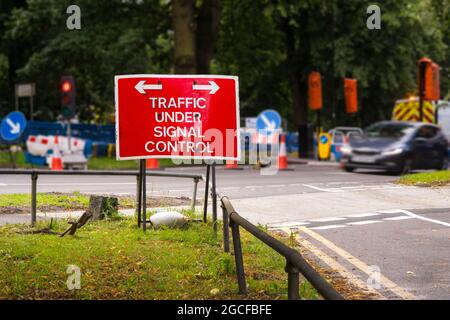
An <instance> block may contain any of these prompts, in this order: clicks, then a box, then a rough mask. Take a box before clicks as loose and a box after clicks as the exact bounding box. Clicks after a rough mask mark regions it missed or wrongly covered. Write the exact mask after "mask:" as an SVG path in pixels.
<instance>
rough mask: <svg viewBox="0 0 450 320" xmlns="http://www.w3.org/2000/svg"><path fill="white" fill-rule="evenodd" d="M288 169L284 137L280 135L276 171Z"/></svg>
mask: <svg viewBox="0 0 450 320" xmlns="http://www.w3.org/2000/svg"><path fill="white" fill-rule="evenodd" d="M287 169H288V158H287V152H286V135H285V134H282V135H281V139H280V153H279V155H278V170H287Z"/></svg>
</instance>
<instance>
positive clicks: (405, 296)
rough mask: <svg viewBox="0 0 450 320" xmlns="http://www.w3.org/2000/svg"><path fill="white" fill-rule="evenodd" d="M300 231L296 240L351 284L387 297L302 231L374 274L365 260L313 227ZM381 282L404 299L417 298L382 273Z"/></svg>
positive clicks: (351, 262)
mask: <svg viewBox="0 0 450 320" xmlns="http://www.w3.org/2000/svg"><path fill="white" fill-rule="evenodd" d="M281 230H283V231H284V232H286V233H287V234H288V235H290V234H291V233H292V232H291V230H290V229H289V228H282V229H281ZM298 230H299V233H298V234H296V235H295V240H296V241H297V242H298V243H299V244H301V245H302V246H303V247H305V248H306V249H307V250H309V251H311V252H312V253H313V254H314V255H315V256H316V257H317V258H319V259H320V260H322V261H323V262H324V263H325V264H327V265H328V266H329V267H331V268H332V269H334V270H335V271H337V272H338V273H339V274H340V275H341V276H342V277H344V278H346V279H347V280H348V281H349V282H350V283H351V284H353V285H355V286H356V287H359V288H361V289H362V290H364V291H367V292H369V293H371V294H372V295H374V296H375V298H378V299H387V297H386V296H384V295H383V294H381V293H380V292H379V291H377V290H375V289H374V288H372V287H371V286H368V285H367V283H365V282H364V281H362V280H361V279H359V278H358V277H356V276H355V275H354V274H353V273H351V272H349V271H348V270H347V269H346V268H345V267H344V266H342V265H341V264H340V263H338V262H337V261H336V260H335V259H333V258H331V257H330V256H328V255H327V254H326V253H325V252H323V251H322V250H320V249H319V248H317V247H316V246H314V245H313V244H312V243H311V242H309V241H308V240H306V239H304V238H302V237H301V236H300V233H301V232H303V233H305V234H307V235H309V236H310V237H311V238H313V239H315V240H317V241H318V242H320V243H321V244H323V245H324V246H325V247H327V248H328V249H330V250H332V251H333V252H335V253H336V254H338V255H339V256H341V257H342V258H343V259H345V260H346V261H348V262H349V263H350V264H352V265H353V266H355V267H356V268H358V269H359V270H361V271H362V272H363V273H365V274H367V275H368V276H372V274H371V272H370V267H369V266H368V265H367V264H365V263H364V262H363V261H361V260H359V259H358V258H356V257H354V256H353V255H351V254H350V253H348V252H347V251H345V250H344V249H342V248H340V247H338V246H336V245H335V244H334V243H333V242H331V241H329V240H327V239H325V238H324V237H322V236H321V235H319V234H318V233H316V232H314V231H312V230H311V229H308V228H306V227H299V228H298ZM378 280H379V283H380V285H382V286H383V287H384V288H385V289H387V290H389V291H391V292H393V293H395V294H396V295H397V296H399V297H400V298H402V299H408V300H411V299H417V298H416V297H415V296H414V295H413V294H411V293H409V292H408V291H406V290H405V289H403V288H401V287H400V286H399V285H397V284H396V283H394V282H393V281H391V280H389V279H388V278H386V277H385V276H383V275H382V274H380V276H379V279H378Z"/></svg>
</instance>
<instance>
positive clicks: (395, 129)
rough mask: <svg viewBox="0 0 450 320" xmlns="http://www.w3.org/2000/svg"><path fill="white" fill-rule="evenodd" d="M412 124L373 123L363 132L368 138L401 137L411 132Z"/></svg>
mask: <svg viewBox="0 0 450 320" xmlns="http://www.w3.org/2000/svg"><path fill="white" fill-rule="evenodd" d="M413 130H414V126H413V125H410V124H408V123H375V124H373V125H371V126H369V127H368V128H367V129H366V130H365V131H364V134H365V136H366V137H369V138H396V139H398V138H402V137H404V136H405V135H407V134H409V133H411V132H412V131H413Z"/></svg>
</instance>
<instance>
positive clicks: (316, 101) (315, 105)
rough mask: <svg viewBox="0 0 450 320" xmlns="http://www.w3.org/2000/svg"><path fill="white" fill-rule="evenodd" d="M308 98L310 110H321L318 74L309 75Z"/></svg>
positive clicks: (320, 90) (320, 84)
mask: <svg viewBox="0 0 450 320" xmlns="http://www.w3.org/2000/svg"><path fill="white" fill-rule="evenodd" d="M308 98H309V108H310V109H311V110H320V109H322V79H321V76H320V73H319V72H316V71H313V72H311V73H310V74H309V77H308Z"/></svg>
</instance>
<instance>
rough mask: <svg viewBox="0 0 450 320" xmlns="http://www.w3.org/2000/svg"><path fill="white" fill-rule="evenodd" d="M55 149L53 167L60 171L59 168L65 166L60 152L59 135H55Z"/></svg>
mask: <svg viewBox="0 0 450 320" xmlns="http://www.w3.org/2000/svg"><path fill="white" fill-rule="evenodd" d="M54 142H55V149H54V151H53V155H52V162H51V167H50V168H51V169H52V170H55V171H58V170H62V169H63V166H62V159H61V153H60V152H59V147H58V143H59V141H58V136H55V141H54Z"/></svg>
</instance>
